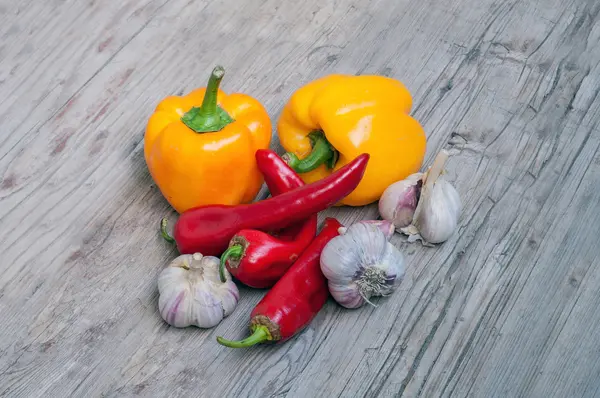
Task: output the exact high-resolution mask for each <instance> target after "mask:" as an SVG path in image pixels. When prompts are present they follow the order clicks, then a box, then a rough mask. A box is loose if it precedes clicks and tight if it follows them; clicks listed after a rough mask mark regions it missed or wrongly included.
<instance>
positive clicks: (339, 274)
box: [320, 222, 405, 308]
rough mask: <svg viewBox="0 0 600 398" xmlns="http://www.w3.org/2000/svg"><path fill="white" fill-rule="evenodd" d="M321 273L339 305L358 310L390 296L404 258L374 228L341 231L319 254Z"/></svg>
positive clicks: (362, 224)
mask: <svg viewBox="0 0 600 398" xmlns="http://www.w3.org/2000/svg"><path fill="white" fill-rule="evenodd" d="M320 261H321V271H322V272H323V275H325V277H326V278H327V280H328V286H329V292H330V293H331V295H332V296H333V298H334V299H335V301H337V302H338V303H339V304H340V305H342V306H343V307H346V308H358V307H361V306H362V305H364V304H365V303H369V304H372V305H373V303H371V302H370V301H369V299H370V298H371V297H374V296H387V295H389V294H391V293H392V292H393V291H394V290H395V289H396V287H397V286H398V285H399V284H400V282H401V281H402V278H403V276H404V272H405V271H404V256H403V255H402V253H401V252H400V251H399V250H398V249H397V248H396V247H395V246H394V245H392V244H391V243H390V242H389V241H388V238H387V237H386V235H385V234H384V233H383V232H382V230H381V229H380V228H379V227H378V226H377V225H375V224H372V223H367V222H358V223H355V224H353V225H351V226H350V227H348V228H345V229H343V228H342V229H341V231H340V235H339V236H337V237H335V238H333V239H332V240H331V241H329V243H327V245H326V246H325V248H324V249H323V252H322V253H321V260H320Z"/></svg>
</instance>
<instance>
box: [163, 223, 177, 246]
mask: <svg viewBox="0 0 600 398" xmlns="http://www.w3.org/2000/svg"><path fill="white" fill-rule="evenodd" d="M160 233H161V235H162V236H163V238H165V240H166V241H167V242H169V243H175V239H173V237H172V236H171V235H169V233H168V232H167V218H166V217H165V218H163V219H162V220H161V221H160Z"/></svg>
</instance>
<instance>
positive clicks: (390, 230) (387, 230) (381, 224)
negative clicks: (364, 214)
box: [339, 220, 396, 240]
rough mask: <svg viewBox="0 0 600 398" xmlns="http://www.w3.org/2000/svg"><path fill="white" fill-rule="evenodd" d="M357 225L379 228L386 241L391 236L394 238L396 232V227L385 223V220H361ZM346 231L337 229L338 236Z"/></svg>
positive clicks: (342, 228) (345, 229)
mask: <svg viewBox="0 0 600 398" xmlns="http://www.w3.org/2000/svg"><path fill="white" fill-rule="evenodd" d="M358 223H359V224H370V225H374V226H376V227H377V228H379V230H381V232H383V234H384V235H385V238H386V239H387V240H390V239H391V238H392V236H394V233H395V232H396V227H395V226H394V224H392V223H391V222H390V221H387V220H361V221H359V222H358ZM347 230H348V228H347V227H341V228H340V229H339V233H340V235H343V234H345V233H346V231H347Z"/></svg>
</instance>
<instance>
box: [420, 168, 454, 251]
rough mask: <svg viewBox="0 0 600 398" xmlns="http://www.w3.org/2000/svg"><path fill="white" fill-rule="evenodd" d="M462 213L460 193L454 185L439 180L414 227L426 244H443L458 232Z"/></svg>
mask: <svg viewBox="0 0 600 398" xmlns="http://www.w3.org/2000/svg"><path fill="white" fill-rule="evenodd" d="M461 211H462V203H461V200H460V196H459V195H458V192H457V191H456V189H455V188H454V187H453V186H452V184H450V183H449V182H447V181H445V180H443V179H442V178H439V179H438V180H437V182H436V183H435V185H434V186H433V190H432V192H431V197H430V198H429V199H428V200H426V201H425V202H424V203H423V211H422V213H421V215H420V217H419V218H418V219H416V220H415V222H414V225H415V227H416V228H417V230H418V231H419V234H420V235H421V237H422V238H423V239H424V240H425V241H426V242H429V243H442V242H445V241H446V240H448V239H449V238H450V237H451V236H452V234H453V233H454V231H455V230H456V228H457V226H458V219H459V215H460V213H461Z"/></svg>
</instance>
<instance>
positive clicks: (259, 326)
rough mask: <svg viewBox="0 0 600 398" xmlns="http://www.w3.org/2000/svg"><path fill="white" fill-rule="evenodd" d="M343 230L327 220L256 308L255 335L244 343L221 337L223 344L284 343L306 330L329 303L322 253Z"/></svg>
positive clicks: (252, 322)
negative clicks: (322, 265) (321, 260)
mask: <svg viewBox="0 0 600 398" xmlns="http://www.w3.org/2000/svg"><path fill="white" fill-rule="evenodd" d="M341 227H342V224H340V222H339V221H338V220H336V219H335V218H327V219H325V225H324V226H323V229H322V230H321V232H320V233H319V235H317V237H316V238H315V240H313V241H312V243H311V244H310V245H309V246H308V248H307V249H306V250H305V251H304V252H303V253H302V255H300V258H298V260H296V262H295V263H294V265H292V267H291V268H290V269H289V270H288V271H287V272H286V273H285V275H283V277H282V278H281V279H279V281H277V283H276V284H275V286H273V288H271V290H269V291H268V292H267V294H266V295H265V297H263V299H262V300H261V301H260V302H259V303H258V304H257V305H256V307H254V310H253V311H252V313H251V314H250V330H251V332H252V335H250V336H249V337H247V338H245V339H244V340H241V341H231V340H226V339H224V338H222V337H217V341H218V342H219V344H222V345H224V346H227V347H232V348H245V347H250V346H253V345H255V344H258V343H262V342H266V341H272V342H276V343H281V342H284V341H286V340H288V339H290V338H291V337H293V336H294V335H296V334H298V333H299V332H300V331H302V330H303V329H304V328H305V327H306V326H307V325H308V324H309V323H310V322H311V321H312V320H313V318H314V317H315V316H316V315H317V313H318V312H319V311H320V310H321V308H322V307H323V305H324V304H325V302H326V301H327V297H328V295H329V290H328V288H327V279H326V278H325V276H324V275H323V272H321V265H320V259H321V252H322V251H323V248H325V245H327V243H328V242H329V241H330V240H331V239H333V238H335V237H336V236H338V235H339V232H338V230H339V229H340V228H341Z"/></svg>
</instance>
